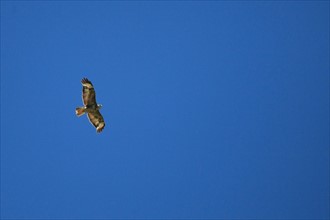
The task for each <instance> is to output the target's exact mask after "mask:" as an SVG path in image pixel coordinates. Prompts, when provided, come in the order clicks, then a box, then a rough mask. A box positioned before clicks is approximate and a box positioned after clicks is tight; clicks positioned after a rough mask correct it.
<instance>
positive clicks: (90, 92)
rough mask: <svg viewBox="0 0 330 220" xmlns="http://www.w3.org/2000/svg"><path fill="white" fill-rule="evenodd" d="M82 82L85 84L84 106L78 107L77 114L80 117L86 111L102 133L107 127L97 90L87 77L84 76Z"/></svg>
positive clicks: (92, 122) (98, 131) (83, 90)
mask: <svg viewBox="0 0 330 220" xmlns="http://www.w3.org/2000/svg"><path fill="white" fill-rule="evenodd" d="M81 84H82V86H83V89H82V101H83V104H84V106H83V107H77V108H76V115H77V116H78V117H80V116H82V115H84V114H85V113H86V114H87V117H88V120H89V121H90V123H91V124H92V125H94V127H95V128H96V132H97V133H100V132H101V131H102V130H103V128H104V127H105V122H104V119H103V116H102V115H101V113H100V111H99V110H100V109H101V108H102V105H101V104H97V102H96V97H95V90H94V86H93V84H92V82H91V81H89V80H88V79H87V78H83V79H82V80H81Z"/></svg>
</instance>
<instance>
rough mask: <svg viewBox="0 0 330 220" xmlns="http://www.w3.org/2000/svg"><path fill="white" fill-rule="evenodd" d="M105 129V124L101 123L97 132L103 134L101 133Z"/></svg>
mask: <svg viewBox="0 0 330 220" xmlns="http://www.w3.org/2000/svg"><path fill="white" fill-rule="evenodd" d="M104 127H105V123H104V122H101V123H100V124H99V125H98V126H97V127H96V132H97V133H101V131H102V130H103V128H104Z"/></svg>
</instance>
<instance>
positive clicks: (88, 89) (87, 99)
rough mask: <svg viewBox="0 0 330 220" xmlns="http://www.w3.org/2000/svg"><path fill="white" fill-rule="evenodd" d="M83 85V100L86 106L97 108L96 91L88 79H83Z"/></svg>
mask: <svg viewBox="0 0 330 220" xmlns="http://www.w3.org/2000/svg"><path fill="white" fill-rule="evenodd" d="M81 83H82V85H83V89H82V100H83V103H84V105H85V106H87V105H90V106H91V105H95V106H96V98H95V90H94V87H93V84H92V82H91V81H89V80H88V79H87V78H83V79H82V80H81Z"/></svg>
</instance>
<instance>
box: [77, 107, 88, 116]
mask: <svg viewBox="0 0 330 220" xmlns="http://www.w3.org/2000/svg"><path fill="white" fill-rule="evenodd" d="M85 110H86V109H85V107H78V108H76V115H77V116H78V117H79V116H82V115H83V114H85Z"/></svg>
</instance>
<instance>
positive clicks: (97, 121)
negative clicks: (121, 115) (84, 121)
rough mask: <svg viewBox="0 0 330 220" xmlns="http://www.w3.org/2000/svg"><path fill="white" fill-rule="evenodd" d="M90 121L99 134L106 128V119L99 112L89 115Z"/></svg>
mask: <svg viewBox="0 0 330 220" xmlns="http://www.w3.org/2000/svg"><path fill="white" fill-rule="evenodd" d="M87 116H88V119H89V121H90V122H91V123H92V125H94V127H95V128H96V131H97V132H101V131H102V130H103V128H104V127H105V123H104V119H103V117H102V115H101V113H100V111H99V110H97V111H93V112H90V113H88V114H87Z"/></svg>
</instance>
